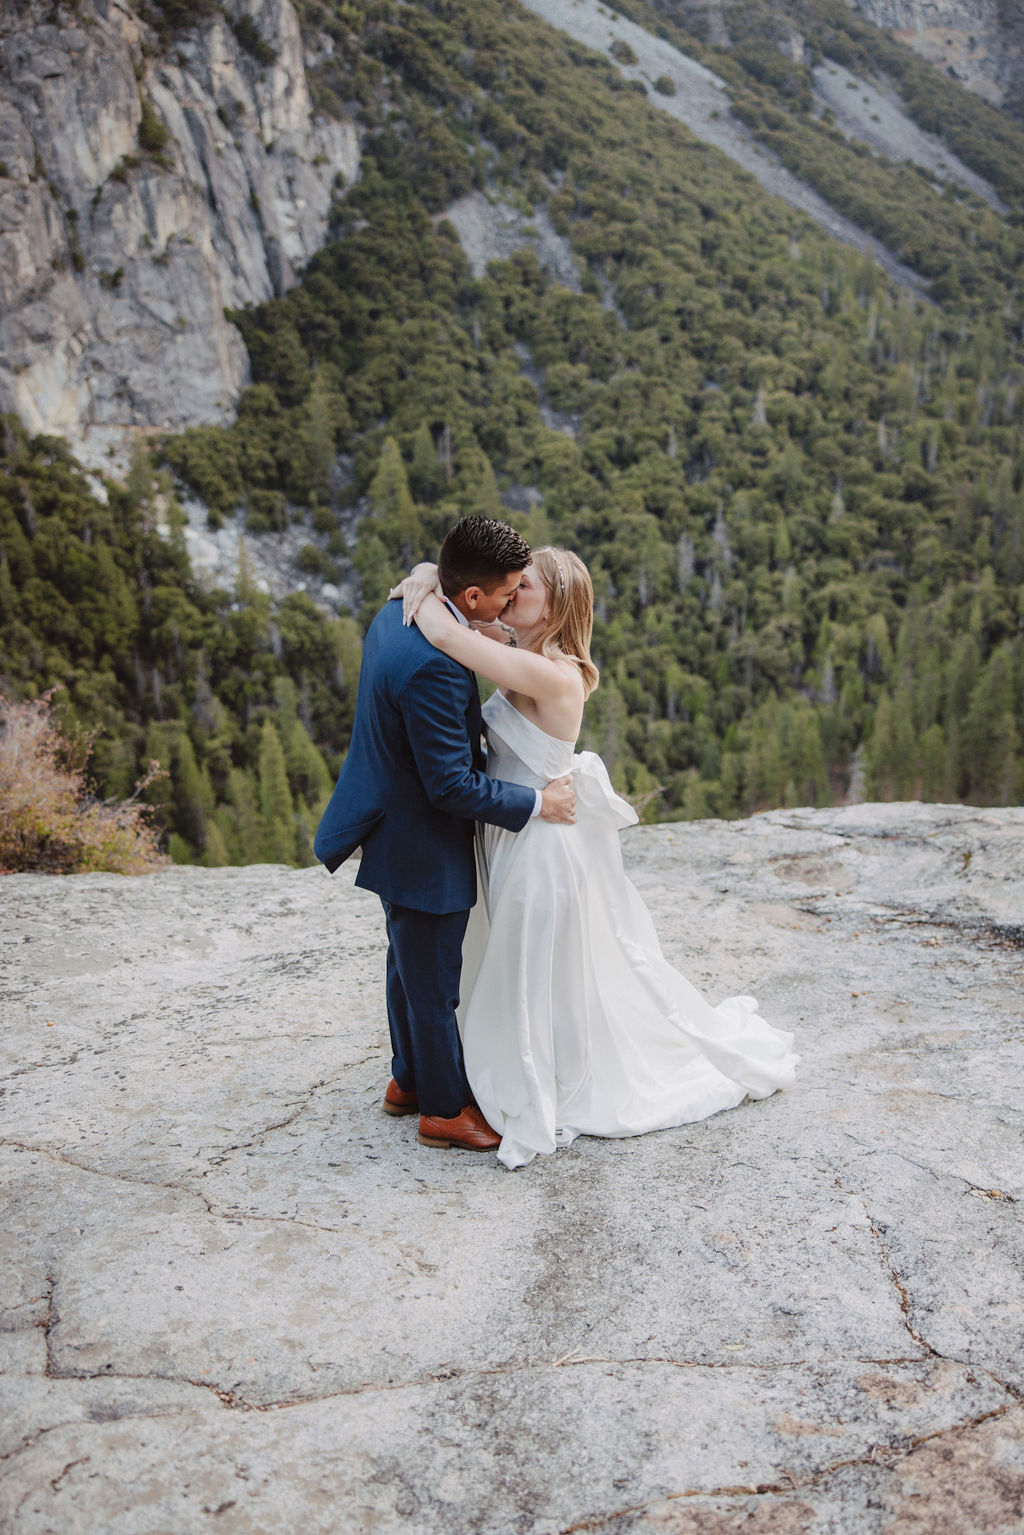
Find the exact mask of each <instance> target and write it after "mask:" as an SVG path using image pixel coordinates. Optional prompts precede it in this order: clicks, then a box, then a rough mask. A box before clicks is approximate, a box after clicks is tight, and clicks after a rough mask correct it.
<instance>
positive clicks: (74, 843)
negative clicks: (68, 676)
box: [0, 693, 167, 874]
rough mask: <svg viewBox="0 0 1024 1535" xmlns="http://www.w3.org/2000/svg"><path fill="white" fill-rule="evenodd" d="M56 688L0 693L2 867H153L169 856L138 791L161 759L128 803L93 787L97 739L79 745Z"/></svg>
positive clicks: (60, 870)
mask: <svg viewBox="0 0 1024 1535" xmlns="http://www.w3.org/2000/svg"><path fill="white" fill-rule="evenodd" d="M52 702H53V695H52V693H44V694H43V696H42V697H41V698H37V699H35V700H33V701H32V702H26V703H18V702H16V701H15V700H13V699H10V698H4V697H3V696H2V695H0V873H2V874H13V873H19V872H26V871H29V870H33V871H35V872H37V873H45V874H82V873H89V872H95V871H99V870H105V871H107V872H109V873H113V874H148V873H150V872H151V871H152V870H154V869H159V868H162V867H163V866H164V865H165V864H166V863H167V859H166V858H165V857H164V856H163V854H162V853H161V852H160V851H159V849H158V847H157V840H156V832H155V831H154V830H153V828H152V826H150V825H149V822H148V806H146V805H141V804H138V803H136V800H137V796H138V795H139V794H140V793H141V792H142V790H143V789H144V788H145V787H146V785H147V784H148V783H151V782H152V781H153V779H154V778H155V777H158V776H161V769H160V766H159V763H156V762H152V763H150V768H149V773H148V774H147V775H146V777H145V778H144V779H142V780H140V782H139V783H138V784H136V786H135V793H134V794H133V795H132V796H131V798H130V799H127V800H125V801H123V803H121V804H117V805H111V804H101V803H99V802H98V801H97V800H96V799H95V797H94V796H92V795H91V794H90V792H89V786H88V781H87V778H86V773H85V762H86V759H87V758H88V755H89V750H90V748H91V741H87V742H86V743H85V745H84V746H76V745H75V743H73V742H71V741H69V740H68V739H67V738H66V737H65V736H64V734H63V733H62V732H61V729H60V727H59V725H58V724H57V721H56V720H55V719H54V717H53V712H52Z"/></svg>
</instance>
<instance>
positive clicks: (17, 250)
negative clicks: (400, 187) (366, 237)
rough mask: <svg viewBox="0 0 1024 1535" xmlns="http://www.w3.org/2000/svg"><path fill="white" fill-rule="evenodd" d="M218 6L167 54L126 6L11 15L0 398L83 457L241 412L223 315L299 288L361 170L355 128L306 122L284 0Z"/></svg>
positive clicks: (1, 213) (4, 123)
mask: <svg viewBox="0 0 1024 1535" xmlns="http://www.w3.org/2000/svg"><path fill="white" fill-rule="evenodd" d="M226 10H227V15H226V16H218V17H216V18H215V19H214V20H213V21H212V22H210V23H209V24H208V25H205V26H204V27H202V28H201V29H196V30H195V31H193V32H190V33H187V34H185V35H184V36H183V37H181V38H179V39H177V40H176V41H175V45H174V48H173V50H172V52H171V54H170V56H159V55H158V53H157V51H156V50H155V46H154V45H155V39H154V37H153V34H152V32H151V31H150V30H149V29H148V28H147V27H146V26H145V24H144V23H143V22H142V21H141V20H140V18H139V17H138V16H137V15H136V14H135V12H134V11H133V10H132V8H131V7H130V6H129V5H127V4H125V3H122V0H84V3H83V4H82V5H81V6H80V7H79V9H78V10H77V11H76V12H74V13H71V12H68V11H61V12H60V13H59V21H58V22H55V20H54V11H53V8H52V7H51V6H44V5H43V4H36V3H33V4H30V5H28V6H25V7H19V14H18V15H16V16H12V15H10V14H5V15H4V16H3V19H2V20H0V409H5V410H14V411H16V412H17V414H18V415H19V416H20V417H21V419H22V421H24V423H25V424H26V426H27V427H28V428H29V430H31V431H46V432H53V433H56V434H60V435H62V436H65V437H67V438H68V439H70V441H71V443H72V445H73V446H74V447H75V448H76V449H77V450H78V451H79V452H80V453H81V454H82V455H83V457H84V458H85V459H86V461H92V462H97V461H98V460H99V457H100V454H101V453H102V452H103V450H104V449H105V448H106V447H107V445H108V444H109V445H113V444H117V443H120V442H122V441H123V440H124V438H125V435H126V431H128V430H130V429H136V430H138V429H145V428H151V429H153V428H181V427H184V426H187V425H190V424H195V423H199V422H211V421H221V420H225V419H228V418H229V417H230V415H231V413H232V410H233V407H234V405H235V403H236V401H237V399H238V396H239V393H240V391H241V390H242V389H243V388H244V387H245V385H246V383H247V381H248V358H247V355H246V351H245V347H244V345H243V343H242V340H241V337H240V335H239V333H238V331H237V330H236V329H235V327H234V326H232V325H230V324H229V323H228V322H227V320H226V319H225V318H224V309H225V308H231V307H241V306H243V305H246V304H251V303H256V302H259V301H260V300H263V299H267V298H270V297H272V296H273V295H275V294H279V293H281V292H283V291H284V290H285V289H286V288H288V287H289V286H290V285H291V284H292V283H293V282H294V280H295V274H296V271H297V269H299V268H301V267H302V265H303V264H304V263H305V262H306V261H307V260H308V259H309V257H310V256H311V255H312V254H313V253H314V252H315V251H316V250H317V249H318V248H319V246H320V245H321V244H322V243H323V240H324V238H325V235H326V230H327V218H328V212H329V207H330V199H331V191H332V186H333V184H334V182H335V178H336V176H337V175H339V174H340V175H341V176H342V177H343V178H344V180H345V181H346V182H350V181H351V180H352V179H354V177H355V176H356V174H357V172H358V166H359V146H358V140H357V137H356V131H355V128H354V126H353V125H352V124H351V123H340V122H329V121H325V120H322V119H315V118H314V116H313V111H312V105H311V102H310V97H309V90H308V86H307V82H306V76H305V70H304V67H303V55H302V41H301V37H300V34H299V27H298V21H297V18H296V15H295V12H294V10H293V8H292V6H291V4H290V0H232V3H230V4H229V5H228V6H227V7H226ZM244 17H247V18H249V20H250V21H251V23H252V24H254V25H255V27H256V29H257V31H258V33H259V35H260V36H261V37H262V38H263V40H264V42H265V43H266V44H267V45H268V46H269V48H270V49H272V50H273V53H274V59H273V62H270V63H267V64H266V65H264V66H261V65H259V64H258V63H257V62H256V60H255V59H254V58H253V57H251V56H250V54H249V53H248V52H246V51H245V50H244V49H243V48H242V47H241V46H240V44H239V42H238V40H237V38H236V35H235V32H234V31H233V29H232V27H231V26H230V24H229V22H230V21H235V22H237V21H238V20H240V19H241V18H244ZM144 112H146V113H147V115H148V119H149V120H148V122H147V123H144V121H143V117H144ZM153 119H155V121H156V123H157V124H159V125H162V127H163V129H164V130H166V135H167V137H166V142H165V144H164V146H163V148H162V149H160V147H159V142H158V140H159V137H160V128H159V127H156V129H155V140H154V129H153ZM140 127H141V128H142V129H143V137H144V139H147V141H148V142H149V143H150V146H151V148H150V152H149V153H147V152H146V150H145V149H144V147H142V146H141V145H140ZM147 128H148V130H149V131H148V135H147ZM154 141H156V144H157V147H156V149H155V150H154V149H153V147H152V146H153V143H154Z"/></svg>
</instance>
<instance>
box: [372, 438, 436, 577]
mask: <svg viewBox="0 0 1024 1535" xmlns="http://www.w3.org/2000/svg"><path fill="white" fill-rule="evenodd" d="M369 498H370V505H371V507H372V508H373V531H374V533H375V534H376V535H377V537H378V538H379V539H380V541H381V543H382V544H383V546H384V548H385V549H386V550H387V551H388V553H389V554H390V555H391V556H392V557H393V558H394V559H396V560H397V561H398V563H399V565H400V566H401V567H402V568H403V569H407V568H408V567H409V566H410V565H411V564H413V563H414V562H415V560H416V558H417V556H418V555H419V552H420V545H421V542H422V539H423V527H422V524H421V522H420V516H419V512H418V511H417V510H416V504H415V502H414V501H413V499H412V495H411V493H410V491H409V480H408V476H407V475H406V472H405V464H404V463H403V462H402V454H401V451H400V449H399V446H398V443H397V442H396V441H395V439H394V438H393V437H385V439H384V445H383V447H382V448H381V452H380V459H379V461H378V464H377V472H376V474H375V475H374V477H373V480H372V481H371V483H370V491H369Z"/></svg>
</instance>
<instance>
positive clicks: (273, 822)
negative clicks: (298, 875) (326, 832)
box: [259, 720, 295, 863]
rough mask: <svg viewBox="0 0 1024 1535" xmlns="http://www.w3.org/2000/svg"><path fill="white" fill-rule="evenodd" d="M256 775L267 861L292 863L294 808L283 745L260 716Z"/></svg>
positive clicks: (271, 721) (293, 854) (270, 726)
mask: <svg viewBox="0 0 1024 1535" xmlns="http://www.w3.org/2000/svg"><path fill="white" fill-rule="evenodd" d="M259 778H260V818H261V820H262V822H263V844H264V850H265V856H266V858H267V860H268V862H270V863H294V862H295V811H294V806H293V804H292V793H291V789H290V788H289V787H288V773H287V770H286V768H285V761H284V749H283V748H282V746H281V737H280V736H279V735H278V733H277V727H276V726H275V724H274V722H273V720H264V721H263V729H262V731H261V733H260V754H259Z"/></svg>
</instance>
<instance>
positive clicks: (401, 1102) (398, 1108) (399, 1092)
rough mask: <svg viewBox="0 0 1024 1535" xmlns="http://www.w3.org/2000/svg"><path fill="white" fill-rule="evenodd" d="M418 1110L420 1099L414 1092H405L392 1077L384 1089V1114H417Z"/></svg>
mask: <svg viewBox="0 0 1024 1535" xmlns="http://www.w3.org/2000/svg"><path fill="white" fill-rule="evenodd" d="M419 1111H420V1100H419V1098H418V1097H417V1095H416V1093H415V1092H412V1093H407V1092H406V1091H405V1089H404V1088H402V1087H399V1085H398V1083H397V1082H396V1081H395V1079H394V1077H392V1078H391V1081H390V1082H389V1083H388V1085H387V1087H386V1088H385V1089H384V1112H385V1114H418V1113H419Z"/></svg>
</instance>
